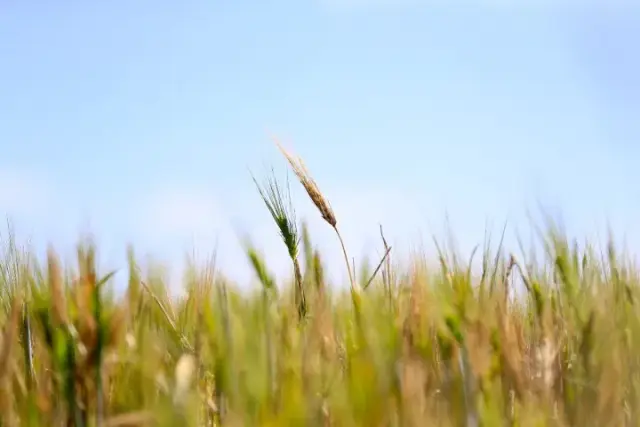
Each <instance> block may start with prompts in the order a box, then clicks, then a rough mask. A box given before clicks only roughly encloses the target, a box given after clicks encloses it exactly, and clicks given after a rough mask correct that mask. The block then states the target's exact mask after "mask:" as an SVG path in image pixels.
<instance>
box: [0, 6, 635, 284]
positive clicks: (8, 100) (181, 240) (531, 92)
mask: <svg viewBox="0 0 640 427" xmlns="http://www.w3.org/2000/svg"><path fill="white" fill-rule="evenodd" d="M447 3H449V4H454V6H445V5H446V4H447ZM508 3H518V2H504V1H488V0H486V1H479V0H474V1H472V0H465V1H457V2H443V1H433V2H432V1H427V0H424V1H419V0H416V1H406V2H403V1H401V2H390V1H387V2H385V1H384V0H377V1H367V0H358V1H356V0H345V1H341V0H297V1H292V0H290V1H281V0H276V1H270V2H247V1H242V0H237V1H214V0H208V1H204V0H202V1H194V0H185V1H179V2H176V1H166V0H154V1H149V0H138V1H123V0H114V1H109V2H89V1H78V0H74V1H71V0H65V1H55V2H51V1H42V0H30V1H15V0H8V1H4V2H2V6H1V7H0V153H1V156H0V213H2V214H3V215H8V216H10V217H11V218H12V219H13V222H14V224H15V227H16V230H17V232H18V235H19V237H21V238H32V240H33V243H34V245H35V247H36V248H37V249H38V250H42V248H44V246H45V244H46V243H47V242H53V243H54V244H55V245H56V246H57V247H59V248H60V249H61V250H63V251H66V253H71V248H72V244H73V243H74V242H75V240H76V238H77V237H78V236H79V233H80V232H82V231H83V230H90V231H92V232H93V233H94V234H95V236H96V238H97V240H98V242H99V243H100V244H101V248H102V257H103V260H104V262H105V263H106V264H108V265H110V266H116V267H120V266H122V264H123V263H122V261H123V259H124V248H125V244H126V243H127V242H134V243H135V244H136V246H137V247H138V249H139V252H140V253H141V254H144V253H151V254H155V255H156V256H157V257H158V258H159V259H160V260H169V261H174V262H179V261H181V260H182V254H183V253H184V251H186V250H189V248H191V247H192V246H195V247H196V248H197V249H198V251H199V253H200V254H201V255H205V254H206V253H205V252H206V251H207V250H209V251H210V250H212V249H213V248H214V246H215V241H216V239H217V240H218V245H219V255H218V257H219V262H220V265H221V266H222V267H224V268H225V269H226V270H227V271H228V272H229V273H230V274H231V275H235V276H236V277H239V278H242V277H246V274H247V273H246V268H245V265H246V264H245V260H244V258H243V257H242V254H241V252H240V247H239V245H238V241H237V238H236V235H235V234H234V231H233V228H232V225H233V226H235V227H240V228H241V229H242V230H244V231H247V232H248V233H250V234H251V235H252V236H253V238H254V240H256V242H258V243H259V246H260V247H261V248H262V249H263V250H264V251H265V252H267V258H268V260H269V262H270V263H271V265H272V266H273V268H274V269H275V270H277V271H284V270H285V269H286V266H287V264H286V258H285V252H284V250H283V248H282V247H281V246H280V244H279V242H278V236H277V233H276V231H275V229H274V227H273V225H272V224H271V222H270V218H269V217H268V214H267V212H266V210H265V209H264V208H263V207H262V205H261V201H260V200H259V198H258V197H257V194H256V192H255V189H254V187H253V183H252V181H251V179H250V175H249V173H248V170H249V169H251V170H253V171H254V172H256V173H257V174H258V175H260V174H261V173H262V172H263V171H265V170H266V169H267V168H268V167H270V166H271V165H273V166H274V167H275V168H276V170H277V171H278V173H279V174H280V173H284V171H285V170H286V165H285V163H284V162H283V160H282V159H281V158H280V156H279V155H278V153H277V151H276V150H275V148H274V146H273V145H272V144H271V142H270V139H269V135H270V134H276V135H278V136H280V137H281V138H282V141H283V143H284V144H285V145H287V146H288V147H290V148H292V149H293V150H294V151H295V152H297V153H298V154H300V155H301V156H302V157H303V158H304V159H305V161H306V163H307V165H308V167H309V168H310V170H311V171H312V173H313V174H314V176H315V178H316V180H317V181H318V183H319V185H320V187H321V189H322V190H323V191H324V192H325V193H326V195H327V197H328V198H329V200H330V201H331V203H332V205H333V207H334V208H335V210H336V213H337V215H338V217H339V221H340V225H341V226H342V228H343V230H344V232H345V234H346V236H347V241H348V245H349V246H350V248H351V249H352V251H353V252H354V253H355V254H362V253H363V251H365V252H368V253H371V254H372V255H375V254H376V253H379V252H380V248H379V240H378V234H377V233H378V228H377V224H378V223H379V222H382V224H383V225H384V226H385V229H386V231H387V234H388V237H389V239H390V240H392V241H394V242H396V243H398V244H399V245H401V246H402V247H403V248H405V252H406V249H409V248H410V247H411V246H410V244H415V243H419V241H420V239H421V237H420V236H422V237H423V238H425V239H426V238H429V236H430V233H433V232H436V233H439V234H442V231H443V224H444V217H445V213H447V212H448V214H449V217H450V220H451V223H452V227H453V229H454V230H455V232H456V235H457V237H458V238H459V241H460V243H461V245H462V246H463V248H470V247H471V246H472V245H473V244H475V243H479V242H480V240H481V239H482V236H483V233H484V227H485V223H486V221H487V220H492V221H493V224H494V229H495V230H496V233H497V232H498V231H499V229H500V226H501V225H502V223H503V222H504V221H505V220H507V219H508V220H509V221H510V222H511V224H513V225H514V226H515V225H518V226H520V227H521V228H522V229H524V230H526V228H527V222H526V221H525V213H526V209H527V207H529V208H535V207H536V202H537V201H540V202H542V203H543V204H545V205H546V206H548V207H550V208H553V209H559V210H561V211H562V213H563V216H564V218H565V221H566V222H567V224H568V225H569V227H570V229H571V230H573V231H575V232H576V233H581V234H584V233H587V232H588V231H590V230H595V229H596V227H599V228H600V229H602V227H603V226H604V220H605V219H606V218H608V219H609V221H610V222H611V224H612V225H613V227H614V230H616V231H617V232H619V233H620V234H622V233H626V235H627V237H628V240H629V243H630V245H631V246H634V247H637V248H638V249H640V245H638V243H639V242H640V226H638V225H637V223H638V218H639V217H640V202H639V199H638V197H639V196H640V186H639V184H638V183H639V179H640V172H639V171H638V169H639V166H638V164H639V161H640V145H638V141H639V137H640V119H639V117H640V47H638V44H637V41H638V40H640V14H639V11H640V8H639V7H635V6H633V5H631V3H633V2H630V1H627V2H626V3H627V4H624V3H625V1H624V0H619V1H618V2H604V1H599V0H591V1H590V2H589V1H587V2H573V1H570V0H567V1H566V2H562V1H560V2H549V1H542V0H526V1H525V0H522V1H521V2H520V3H521V4H520V5H519V6H508V5H507V4H508ZM553 3H563V4H562V5H556V6H547V5H546V4H553ZM599 3H601V4H599ZM607 3H612V4H611V5H609V6H607V5H606V4H607ZM614 3H615V4H614ZM578 4H580V5H581V6H576V5H578ZM292 184H293V190H294V197H295V202H296V206H297V207H298V214H299V216H301V217H305V218H307V219H308V220H309V221H310V223H311V226H312V231H313V233H314V236H315V238H316V241H317V243H318V244H319V245H320V246H321V247H323V248H325V249H326V250H327V251H328V252H327V256H328V259H329V261H331V260H338V261H339V260H340V258H339V254H338V252H337V246H336V244H335V242H334V240H333V236H332V235H331V234H330V233H329V230H328V229H327V228H326V227H325V226H324V224H323V223H322V222H321V220H320V219H319V216H318V215H317V213H316V212H315V211H314V210H313V209H312V207H311V205H310V203H309V202H308V200H307V199H306V197H304V195H303V194H302V193H301V192H300V189H299V186H298V185H297V183H292ZM419 232H421V233H422V235H420V234H419ZM399 253H400V252H399ZM176 260H177V261H176ZM334 269H336V268H334ZM336 270H339V265H338V268H337V269H336Z"/></svg>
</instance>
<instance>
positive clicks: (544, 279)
mask: <svg viewBox="0 0 640 427" xmlns="http://www.w3.org/2000/svg"><path fill="white" fill-rule="evenodd" d="M280 149H281V150H282V153H283V154H284V156H285V158H286V160H287V161H288V162H289V163H290V166H291V167H292V169H293V171H294V173H295V175H296V177H297V178H298V179H299V181H300V184H301V185H302V186H303V188H304V189H305V190H306V192H307V193H308V195H309V198H310V201H311V202H312V203H313V204H314V205H315V206H316V207H317V209H318V212H319V215H321V217H322V218H323V219H324V220H325V222H326V223H327V232H330V233H333V234H335V236H336V250H338V251H341V252H342V253H343V255H344V260H345V263H344V264H343V265H339V266H331V269H346V270H347V272H348V273H349V274H348V276H349V284H348V286H347V287H346V288H345V290H344V291H342V290H339V289H336V288H334V287H331V286H328V284H327V283H326V280H325V279H324V272H325V271H326V270H325V269H326V268H327V266H325V265H324V264H323V259H322V254H321V253H319V252H318V251H317V250H316V249H315V247H314V245H313V238H312V236H310V235H309V233H308V230H307V229H306V227H305V226H304V224H303V223H302V222H301V221H299V219H298V218H296V215H295V209H294V208H293V206H294V205H295V204H299V203H308V200H296V201H295V203H294V201H292V200H290V197H289V193H288V187H287V185H283V184H281V183H279V182H278V181H277V180H276V179H275V178H272V177H267V179H266V180H264V181H261V180H259V179H255V183H256V186H257V189H258V192H257V194H258V196H260V197H262V199H263V200H264V203H265V207H266V208H267V211H268V214H269V215H271V217H272V218H273V220H274V226H275V227H277V229H278V231H279V232H280V235H281V237H282V243H283V252H282V253H283V254H287V255H288V257H289V258H290V260H291V272H292V274H291V279H290V280H289V281H286V282H282V283H276V281H275V279H274V278H273V276H272V274H271V273H270V271H269V266H268V265H266V264H265V262H264V261H263V259H262V257H261V256H260V253H259V251H258V249H257V248H256V247H255V246H253V245H252V244H251V243H250V242H248V241H247V242H244V243H245V250H246V261H247V264H246V265H247V268H250V269H252V270H253V271H254V273H255V276H256V277H257V278H258V279H259V281H260V283H261V285H262V286H261V287H260V288H258V289H254V290H251V291H247V290H241V289H240V287H239V286H237V285H235V284H234V283H232V282H231V281H229V280H228V279H226V278H225V276H224V272H223V271H219V270H218V269H216V268H215V265H214V264H213V263H210V264H205V265H202V266H197V265H194V266H192V267H190V269H189V271H188V274H187V275H186V276H185V279H184V283H183V288H184V291H185V292H184V295H183V296H181V297H172V296H170V293H169V291H168V286H167V284H166V282H165V281H163V278H162V276H161V275H160V274H157V273H156V272H154V271H153V270H151V271H148V272H143V271H142V269H141V268H140V267H139V265H138V262H137V259H136V254H135V253H134V250H133V249H132V248H129V249H128V255H129V268H128V284H127V288H126V290H125V292H124V293H123V294H122V295H117V294H116V293H115V292H114V290H113V284H112V276H113V273H112V272H108V271H107V272H99V271H96V250H97V248H95V247H94V246H93V245H92V244H91V243H90V242H89V243H87V242H82V243H80V244H79V245H78V251H77V262H76V263H74V265H63V264H62V263H61V262H60V260H59V258H58V256H57V255H56V253H55V251H54V249H53V248H51V249H50V250H49V252H48V256H47V259H46V262H44V263H42V262H39V261H38V260H37V259H36V257H34V256H33V255H32V254H31V253H29V252H25V251H23V250H21V249H20V248H19V247H18V245H16V244H15V243H14V242H9V243H8V244H7V248H6V251H5V256H4V259H3V260H2V264H1V267H2V269H1V270H2V276H1V278H0V280H2V284H1V285H0V302H1V303H2V307H1V309H0V326H1V328H2V330H1V336H0V423H1V425H2V426H3V427H12V426H50V427H57V426H76V427H80V426H83V427H84V426H102V427H107V426H109V427H115V426H143V425H149V426H185V427H186V426H222V425H224V426H503V425H510V426H632V425H638V420H640V412H639V410H640V398H639V396H638V392H639V391H640V390H639V389H638V386H639V385H640V378H639V377H638V375H639V374H640V307H639V301H638V298H639V297H640V293H639V292H638V283H639V277H640V276H639V274H638V270H637V269H636V267H635V265H634V262H633V258H632V257H630V256H627V255H623V254H621V253H618V250H617V247H616V245H615V244H614V243H615V242H614V241H613V240H611V241H610V242H609V244H608V245H607V246H606V247H605V248H604V249H603V250H599V249H597V248H596V246H589V245H587V244H585V245H578V244H576V243H574V242H573V241H570V240H569V239H568V238H567V237H565V236H564V234H563V233H562V232H561V231H560V230H559V228H557V227H554V226H553V224H547V228H546V229H545V230H544V231H543V232H541V233H540V243H542V244H543V246H544V248H545V252H544V256H542V257H540V256H538V257H534V256H533V254H532V255H531V256H526V254H525V256H519V257H517V256H515V255H513V254H512V253H511V252H510V251H509V250H507V249H506V248H504V247H503V245H501V244H498V245H497V247H496V248H493V249H492V248H491V245H489V244H488V242H480V246H479V250H478V251H475V252H474V255H475V259H476V260H480V261H481V265H482V269H481V274H480V275H476V274H472V270H471V268H470V265H471V259H470V257H468V258H469V259H462V258H461V257H460V256H459V255H458V254H456V253H454V252H453V251H451V250H447V249H445V248H442V249H441V250H440V251H439V254H438V255H439V256H438V257H437V259H436V261H437V263H427V262H426V261H425V260H424V259H423V258H420V257H416V258H415V259H413V260H412V262H410V263H407V264H406V265H407V266H406V267H401V266H400V263H397V262H395V260H394V256H393V255H394V249H393V248H392V247H389V246H388V244H387V242H386V240H385V237H384V232H383V230H382V228H381V229H380V235H381V236H380V244H381V246H382V247H384V248H385V252H384V254H385V255H384V257H382V259H381V260H379V263H377V264H376V265H374V267H375V268H372V269H371V270H370V271H367V270H366V269H360V270H357V269H356V268H355V267H356V266H353V265H352V263H351V262H350V261H349V260H350V259H351V258H350V257H349V253H348V250H347V248H346V247H345V244H344V242H343V239H342V237H341V235H340V231H339V226H342V224H341V223H340V217H339V212H334V211H333V209H332V207H331V204H330V195H325V194H323V193H322V192H321V190H320V188H319V186H318V184H316V182H315V181H314V180H313V178H312V177H311V175H310V173H309V171H308V170H307V169H306V167H305V166H304V164H303V162H302V161H301V160H300V159H299V158H297V157H296V156H295V155H293V154H291V153H290V152H289V151H287V150H285V149H284V148H282V147H280ZM347 226H348V225H345V227H347ZM498 243H500V242H498ZM284 249H286V251H284ZM434 265H435V267H434ZM356 271H358V274H356ZM516 284H518V286H522V288H523V291H522V292H520V293H519V294H518V295H516V293H515V291H514V289H515V287H516ZM634 355H635V356H634Z"/></svg>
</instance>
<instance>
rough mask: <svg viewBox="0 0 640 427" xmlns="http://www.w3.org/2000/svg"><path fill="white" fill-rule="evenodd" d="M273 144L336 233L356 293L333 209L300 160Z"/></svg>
mask: <svg viewBox="0 0 640 427" xmlns="http://www.w3.org/2000/svg"><path fill="white" fill-rule="evenodd" d="M275 143H276V145H277V146H278V149H279V150H280V152H281V153H282V155H284V157H285V158H286V159H287V161H288V162H289V164H290V165H291V168H292V169H293V172H294V173H295V174H296V176H297V177H298V180H299V181H300V183H301V184H302V186H303V187H304V189H305V190H306V191H307V194H308V195H309V197H310V198H311V201H312V202H313V204H314V205H316V208H318V210H319V211H320V214H321V215H322V218H323V219H324V220H325V221H326V222H327V223H328V224H329V225H330V226H331V228H333V230H334V231H335V232H336V235H337V236H338V240H339V241H340V246H341V247H342V254H343V255H344V260H345V262H346V265H347V272H348V273H349V282H350V284H351V291H352V292H356V291H358V289H357V288H356V281H355V279H354V277H353V273H352V271H351V266H350V264H349V256H348V255H347V249H346V247H345V244H344V240H343V239H342V235H341V234H340V231H338V226H337V224H338V220H337V219H336V215H335V213H334V212H333V209H332V208H331V205H330V204H329V201H328V200H327V199H326V198H325V197H324V196H323V195H322V192H320V189H319V188H318V184H316V182H315V181H314V179H313V178H312V177H311V174H310V173H309V171H308V170H307V168H306V166H305V165H304V162H303V161H302V159H301V158H300V157H298V156H295V155H293V154H291V153H290V152H288V151H287V150H285V149H284V147H283V146H282V145H281V144H280V143H279V142H278V141H275ZM354 298H355V295H354ZM355 301H356V300H355V299H354V303H355Z"/></svg>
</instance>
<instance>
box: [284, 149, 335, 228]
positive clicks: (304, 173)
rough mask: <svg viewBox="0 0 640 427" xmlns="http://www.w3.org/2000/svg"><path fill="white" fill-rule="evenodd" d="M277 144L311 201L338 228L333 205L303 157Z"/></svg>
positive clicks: (325, 218) (330, 223) (324, 217)
mask: <svg viewBox="0 0 640 427" xmlns="http://www.w3.org/2000/svg"><path fill="white" fill-rule="evenodd" d="M276 145H277V146H278V149H279V150H280V152H281V153H282V154H283V155H284V157H285V158H286V159H287V161H288V162H289V164H290V165H291V168H292V169H293V172H294V173H295V174H296V176H297V177H298V179H299V180H300V183H301V184H302V186H303V187H304V189H305V190H306V191H307V194H308V195H309V197H310V198H311V201H312V202H313V204H314V205H316V207H317V208H318V210H319V211H320V214H321V215H322V218H323V219H324V220H325V221H327V222H328V223H329V225H331V226H332V227H333V228H336V225H337V220H336V216H335V214H334V213H333V209H331V205H329V202H328V201H327V199H325V198H324V196H323V195H322V193H321V192H320V189H319V188H318V185H317V184H316V182H315V181H314V180H313V178H312V177H311V174H310V173H309V171H308V170H307V168H306V167H305V165H304V162H303V161H302V159H301V158H300V157H297V156H294V155H293V154H291V153H289V152H288V151H287V150H285V149H284V148H283V147H282V145H280V143H279V142H277V141H276Z"/></svg>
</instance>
